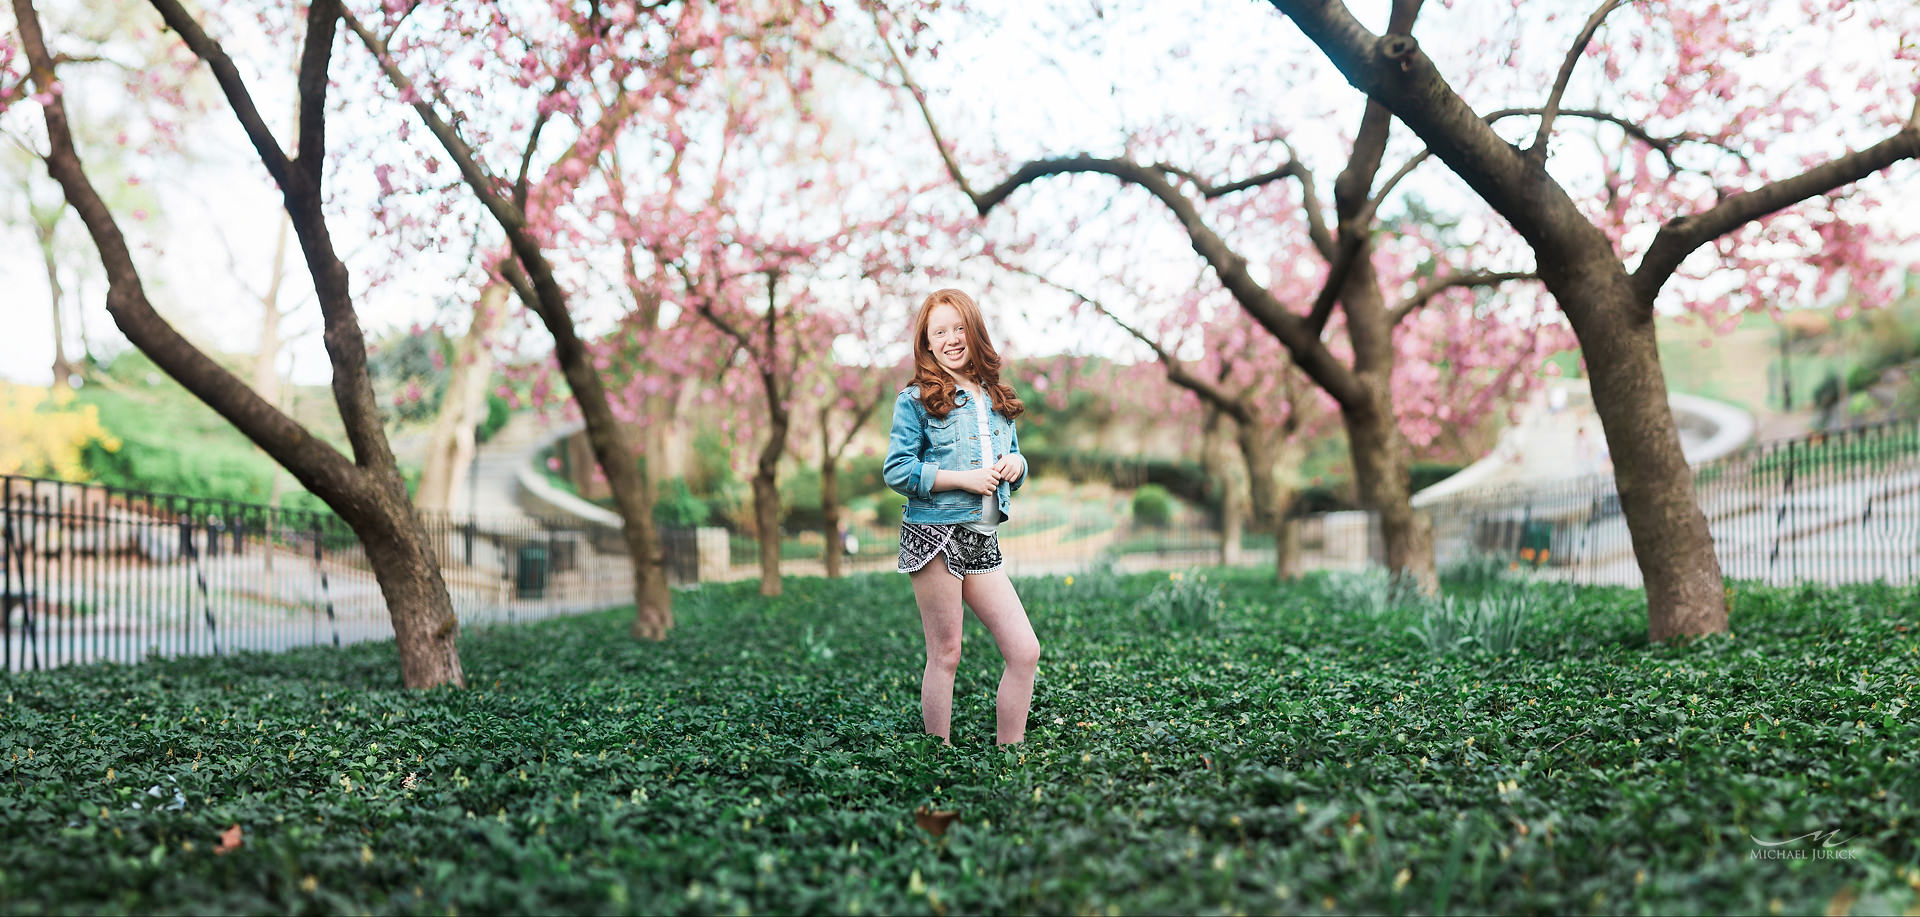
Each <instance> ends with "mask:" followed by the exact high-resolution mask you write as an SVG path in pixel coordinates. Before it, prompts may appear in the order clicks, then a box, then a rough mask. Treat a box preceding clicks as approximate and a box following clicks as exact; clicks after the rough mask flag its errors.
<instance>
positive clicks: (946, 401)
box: [883, 289, 1040, 745]
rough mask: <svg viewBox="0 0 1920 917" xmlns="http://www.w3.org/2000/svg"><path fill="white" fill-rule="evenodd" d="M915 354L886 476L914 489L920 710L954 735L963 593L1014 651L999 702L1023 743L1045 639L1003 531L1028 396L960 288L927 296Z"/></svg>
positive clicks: (903, 530) (908, 525) (1016, 482)
mask: <svg viewBox="0 0 1920 917" xmlns="http://www.w3.org/2000/svg"><path fill="white" fill-rule="evenodd" d="M913 364H914V375H913V384H911V385H908V386H907V387H906V388H904V389H902V390H901V391H900V397H899V398H897V399H895V400H894V403H893V433H892V437H891V439H890V440H889V442H888V444H887V460H886V464H885V466H884V471H883V473H884V475H885V477H886V481H887V486H889V487H891V488H893V489H894V490H896V491H898V492H900V493H901V494H902V495H904V496H905V497H906V498H907V505H906V511H905V513H904V514H903V515H902V517H901V518H902V520H903V521H902V522H901V525H900V566H899V569H900V572H902V573H906V574H909V575H911V576H912V578H913V597H914V599H915V601H916V602H918V603H919V605H920V625H921V627H922V628H923V629H924V630H925V631H926V637H927V667H926V671H925V672H924V673H923V674H922V675H921V681H920V715H921V719H922V721H923V722H924V723H925V724H926V728H927V732H929V733H932V734H934V735H937V736H939V737H941V738H942V739H946V740H947V744H949V745H951V744H953V743H952V738H951V736H950V735H949V734H948V733H949V724H950V722H951V720H952V718H953V675H954V671H955V669H957V668H958V667H959V665H960V624H961V621H962V620H963V616H964V611H963V610H962V608H961V604H962V603H963V602H964V603H965V605H966V607H968V608H972V609H973V613H974V616H975V617H978V618H979V619H980V623H981V624H984V625H986V628H987V632H988V633H990V634H992V635H993V639H994V642H995V643H997V644H999V646H1000V656H1001V657H1002V658H1003V659H1005V660H1006V670H1005V671H1004V672H1002V673H1001V675H1000V690H999V693H998V694H997V695H996V700H995V711H996V730H995V731H996V733H997V739H998V741H999V743H1000V744H1002V745H1006V744H1010V743H1013V742H1018V741H1020V740H1021V739H1023V738H1025V737H1026V733H1027V710H1028V707H1029V706H1031V704H1032V701H1033V675H1034V670H1035V668H1036V667H1037V666H1038V665H1039V661H1040V642H1039V641H1038V640H1036V639H1035V638H1034V635H1033V625H1032V624H1031V623H1029V622H1028V621H1027V610H1026V608H1025V607H1023V606H1022V605H1021V604H1020V596H1018V595H1016V594H1015V593H1014V591H1013V582H1012V581H1011V580H1009V579H1008V578H1007V573H1006V570H1005V569H1003V563H1004V562H1003V561H1002V559H1001V557H1000V539H999V537H998V535H997V534H996V532H997V527H998V526H999V524H1000V522H1001V521H1002V520H1004V519H1006V518H1007V516H1008V509H1009V506H1010V500H1011V497H1012V493H1013V491H1016V490H1019V489H1020V485H1021V484H1022V483H1024V482H1025V480H1026V476H1027V461H1026V459H1025V458H1023V457H1021V455H1020V437H1019V436H1018V435H1017V434H1016V433H1015V432H1014V426H1013V419H1014V418H1015V417H1019V416H1020V412H1021V411H1022V410H1024V406H1023V405H1022V404H1021V403H1020V399H1019V398H1017V397H1015V396H1014V394H1013V388H1012V387H1010V386H1008V385H1007V384H1006V383H1004V382H1001V381H1000V354H999V352H998V351H995V350H994V349H993V341H992V340H991V339H989V338H988V337H987V329H986V327H985V326H984V325H983V324H982V323H981V320H980V308H979V307H978V306H976V305H974V302H973V299H972V298H971V297H969V296H967V294H965V293H962V292H960V291H959V290H950V289H949V290H936V291H934V293H933V294H932V295H930V296H928V297H927V299H926V301H925V302H923V303H921V304H920V311H919V313H918V314H916V315H915V316H914V319H913ZM936 557H937V558H939V559H940V560H941V562H940V563H937V564H936V563H933V560H934V558H936Z"/></svg>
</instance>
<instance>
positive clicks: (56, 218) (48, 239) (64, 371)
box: [28, 203, 73, 388]
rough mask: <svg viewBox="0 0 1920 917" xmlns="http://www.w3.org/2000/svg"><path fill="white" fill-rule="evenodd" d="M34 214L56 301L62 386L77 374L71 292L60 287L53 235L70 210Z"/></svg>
mask: <svg viewBox="0 0 1920 917" xmlns="http://www.w3.org/2000/svg"><path fill="white" fill-rule="evenodd" d="M28 206H29V208H30V209H35V210H36V212H35V213H34V214H33V234H34V236H35V238H36V239H38V240H39V242H40V258H41V260H42V261H43V262H44V263H45V264H46V267H47V294H48V298H49V299H50V300H51V301H52V304H53V384H54V386H55V387H56V388H57V387H62V386H65V385H66V384H67V380H68V379H69V378H71V377H72V376H73V364H72V363H70V362H68V361H67V326H66V320H65V313H66V298H67V294H66V291H65V290H64V289H62V288H61V286H60V261H59V259H58V258H56V257H54V247H53V234H54V230H55V228H56V227H58V226H59V225H60V217H61V215H62V214H65V213H66V212H67V210H66V208H65V207H64V206H61V207H55V208H53V210H52V211H51V213H50V215H49V216H46V217H44V218H43V217H42V216H41V215H40V213H38V212H37V208H32V205H31V203H29V205H28Z"/></svg>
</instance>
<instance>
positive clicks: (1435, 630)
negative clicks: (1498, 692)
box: [1408, 590, 1539, 655]
mask: <svg viewBox="0 0 1920 917" xmlns="http://www.w3.org/2000/svg"><path fill="white" fill-rule="evenodd" d="M1538 601H1539V600H1538V597H1537V595H1536V594H1534V593H1530V592H1525V591H1520V590H1509V591H1503V592H1495V593H1490V594H1487V595H1482V596H1479V597H1477V598H1473V599H1465V600H1462V599H1459V598H1457V597H1455V596H1445V597H1443V598H1441V599H1439V600H1437V601H1430V602H1427V603H1426V606H1425V608H1424V609H1423V610H1422V611H1421V614H1420V623H1418V624H1416V625H1414V626H1412V627H1410V628H1408V630H1409V631H1410V632H1412V633H1413V635H1414V636H1416V637H1419V638H1420V643H1421V644H1422V645H1423V646H1425V647H1426V648H1427V651H1428V652H1430V653H1434V654H1437V655H1443V654H1446V653H1451V652H1455V651H1457V650H1461V649H1466V648H1477V649H1481V650H1485V651H1487V652H1490V653H1494V654H1496V655H1504V654H1506V653H1511V652H1514V651H1515V650H1516V649H1517V648H1518V646H1519V643H1520V637H1521V634H1522V633H1524V632H1525V631H1526V628H1527V620H1528V618H1530V617H1532V616H1534V615H1535V614H1536V609H1535V607H1534V606H1535V605H1536V604H1538Z"/></svg>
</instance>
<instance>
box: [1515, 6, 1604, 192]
mask: <svg viewBox="0 0 1920 917" xmlns="http://www.w3.org/2000/svg"><path fill="white" fill-rule="evenodd" d="M1622 2H1624V0H1602V2H1601V4H1600V8H1599V9H1597V10H1594V11H1593V15H1591V16H1588V17H1587V24H1586V26H1585V27H1583V28H1582V29H1581V30H1580V34H1579V36H1577V37H1575V38H1574V40H1573V46H1572V47H1570V48H1568V49H1567V56H1566V59H1565V60H1562V61H1561V62H1560V72H1559V73H1558V74H1556V75H1555V76H1554V78H1553V91H1552V92H1549V93H1548V94H1547V105H1546V107H1545V108H1544V109H1543V110H1542V111H1541V113H1540V127H1539V129H1538V130H1537V131H1536V132H1535V133H1534V135H1533V146H1531V147H1529V148H1528V149H1527V155H1529V156H1531V157H1533V158H1535V159H1545V158H1546V155H1547V138H1548V137H1550V136H1552V135H1553V119H1554V117H1555V116H1556V115H1558V114H1559V113H1560V99H1561V97H1562V96H1565V95H1566V93H1567V82H1568V81H1569V80H1571V79H1573V68H1574V65H1576V64H1578V63H1579V62H1580V55H1581V54H1583V53H1585V52H1586V50H1587V44H1588V43H1589V42H1592V41H1593V35H1594V33H1595V32H1598V31H1600V24H1601V23H1602V22H1605V21H1606V19H1607V15H1608V14H1609V13H1612V12H1613V11H1614V10H1616V9H1618V8H1619V7H1620V4H1621V3H1622Z"/></svg>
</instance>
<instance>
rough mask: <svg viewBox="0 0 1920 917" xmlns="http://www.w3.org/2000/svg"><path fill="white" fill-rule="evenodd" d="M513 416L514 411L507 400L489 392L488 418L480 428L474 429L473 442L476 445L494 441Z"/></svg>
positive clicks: (481, 422) (481, 423)
mask: <svg viewBox="0 0 1920 917" xmlns="http://www.w3.org/2000/svg"><path fill="white" fill-rule="evenodd" d="M512 416H513V409H512V407H511V406H510V405H508V404H507V399H505V398H502V397H500V396H499V395H498V394H496V393H494V392H488V393H487V417H486V419H485V420H482V421H480V425H479V426H478V427H475V428H474V431H473V441H474V442H476V443H484V442H486V441H487V440H490V439H492V438H493V434H495V433H498V432H500V428H501V427H504V426H506V425H507V421H508V419H510V418H511V417H512Z"/></svg>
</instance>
